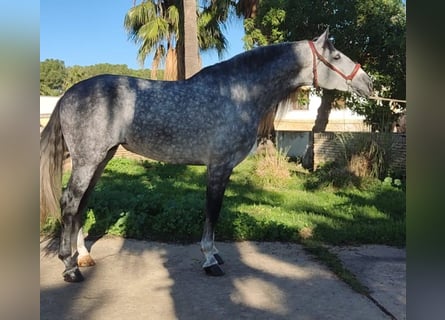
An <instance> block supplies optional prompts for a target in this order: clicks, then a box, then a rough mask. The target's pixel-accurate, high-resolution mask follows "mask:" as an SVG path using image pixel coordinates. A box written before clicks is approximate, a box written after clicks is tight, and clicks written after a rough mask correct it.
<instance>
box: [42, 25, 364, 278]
mask: <svg viewBox="0 0 445 320" xmlns="http://www.w3.org/2000/svg"><path fill="white" fill-rule="evenodd" d="M306 85H314V86H317V87H321V88H326V89H337V90H341V91H353V92H356V93H358V94H360V95H362V96H369V95H370V94H371V89H372V85H371V80H370V78H369V76H368V75H367V74H366V73H365V72H364V71H363V70H362V69H361V67H360V65H359V64H357V63H354V62H353V61H351V59H349V58H348V57H347V56H345V55H344V54H342V53H341V52H340V51H338V50H336V49H335V48H334V46H333V44H332V43H331V42H330V41H329V39H328V30H326V31H325V32H324V33H323V34H322V35H321V36H320V37H318V38H317V40H315V41H298V42H291V43H283V44H277V45H271V46H265V47H260V48H256V49H253V50H251V51H248V52H245V53H242V54H239V55H237V56H235V57H233V58H232V59H229V60H227V61H224V62H221V63H218V64H215V65H213V66H210V67H207V68H204V69H203V70H201V71H200V72H198V73H197V74H195V75H194V76H193V77H191V78H190V79H188V80H185V81H174V82H167V81H151V80H146V79H139V78H135V77H127V76H117V75H99V76H96V77H93V78H90V79H87V80H84V81H81V82H79V83H77V84H76V85H74V86H73V87H71V88H70V89H69V90H67V91H66V93H65V94H64V95H63V96H62V97H61V98H60V100H59V102H58V103H57V105H56V108H55V109H54V111H53V113H52V115H51V118H50V120H49V123H48V125H47V126H46V127H45V129H44V130H43V132H42V135H41V140H40V201H41V204H40V211H41V215H42V217H43V219H44V217H45V216H46V215H48V214H51V213H58V212H59V210H61V213H62V215H61V225H62V231H61V237H60V247H59V258H60V259H61V260H62V261H63V263H64V264H65V271H64V272H63V277H64V279H65V280H66V281H69V282H77V281H81V280H83V277H82V274H81V273H80V271H79V268H78V264H77V259H78V257H79V254H80V255H81V256H80V257H82V256H88V251H87V250H86V249H85V247H84V246H83V236H82V233H81V231H80V230H81V227H82V221H83V215H84V214H85V211H86V206H87V199H88V196H89V195H90V193H91V192H92V191H93V188H94V186H95V184H96V182H97V180H98V179H99V177H100V176H101V174H102V172H103V170H104V167H105V165H106V164H107V162H108V161H109V160H110V159H111V158H112V157H113V155H114V154H115V152H116V149H117V147H118V146H119V145H122V146H123V147H124V148H125V149H128V150H130V151H132V152H135V153H137V154H140V155H143V156H145V157H148V158H151V159H154V160H158V161H163V162H168V163H176V164H195V165H205V166H207V194H206V202H205V216H206V219H205V223H204V231H203V235H202V239H201V250H202V252H203V254H204V259H205V260H204V264H203V268H204V270H205V271H206V272H207V273H208V274H210V275H216V276H218V275H222V274H223V273H224V272H223V270H222V269H221V267H220V264H222V263H223V260H222V259H221V257H220V255H219V254H218V251H217V249H216V248H215V245H214V230H215V225H216V223H217V221H218V217H219V213H220V210H221V205H222V201H223V196H224V192H225V189H226V186H227V183H228V181H229V177H230V175H231V173H232V170H233V168H234V167H235V166H236V165H237V164H239V163H240V162H241V161H242V160H243V159H244V158H245V157H246V156H247V155H248V153H249V151H250V150H251V149H252V147H253V145H254V143H255V141H256V135H257V129H258V125H259V123H260V120H261V118H262V117H263V116H264V115H266V114H267V113H268V112H269V111H270V110H271V108H273V107H274V106H275V105H276V104H277V103H278V102H279V101H281V100H282V99H283V98H285V97H286V96H288V95H289V94H290V93H291V92H293V91H294V90H296V89H297V88H298V87H300V86H306ZM66 152H69V155H70V156H71V160H72V172H71V176H70V179H69V181H68V184H67V187H66V189H65V190H63V193H62V192H61V189H62V188H61V172H62V169H61V168H62V161H63V157H64V153H66ZM59 201H60V202H59ZM59 205H60V209H59ZM78 237H79V239H77V238H78ZM78 240H79V247H78V245H77V241H78ZM80 257H79V259H80Z"/></svg>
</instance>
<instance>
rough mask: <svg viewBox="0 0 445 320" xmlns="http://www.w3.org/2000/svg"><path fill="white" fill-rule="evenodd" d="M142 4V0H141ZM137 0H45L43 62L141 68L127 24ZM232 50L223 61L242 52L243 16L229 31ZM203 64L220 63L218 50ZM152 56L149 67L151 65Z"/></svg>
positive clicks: (204, 57) (205, 55) (42, 6)
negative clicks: (119, 65) (118, 65)
mask: <svg viewBox="0 0 445 320" xmlns="http://www.w3.org/2000/svg"><path fill="white" fill-rule="evenodd" d="M138 3H139V1H138ZM132 5H133V0H114V1H110V0H88V1H87V0H76V1H60V0H41V1H40V61H44V60H45V59H58V60H62V61H64V62H65V66H66V67H71V66H73V65H80V66H88V65H94V64H98V63H110V64H126V65H127V66H128V67H129V68H131V69H140V68H141V67H140V65H139V64H138V61H137V51H138V46H137V45H136V44H135V43H134V42H133V41H131V40H129V39H128V36H127V33H126V32H125V29H124V27H123V23H124V17H125V14H126V12H127V11H128V10H129V9H130V8H131V6H132ZM225 35H226V38H227V39H228V50H227V52H226V53H225V54H224V56H223V59H222V60H226V59H229V58H231V57H232V56H234V55H236V54H238V53H241V52H243V51H244V49H243V41H242V37H243V36H244V30H243V24H242V21H241V20H240V19H232V20H231V21H230V22H229V23H228V26H227V28H226V30H225ZM201 57H202V64H203V67H206V66H208V65H212V64H214V63H217V62H219V61H220V60H219V58H218V54H217V53H216V51H214V50H212V51H211V52H204V53H202V55H201ZM151 61H152V57H151V56H148V57H147V59H146V61H145V64H144V66H145V68H150V66H151Z"/></svg>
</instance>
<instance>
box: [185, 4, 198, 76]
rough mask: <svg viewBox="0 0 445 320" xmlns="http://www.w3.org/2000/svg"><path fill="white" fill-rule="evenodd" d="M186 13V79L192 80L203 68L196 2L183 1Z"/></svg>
mask: <svg viewBox="0 0 445 320" xmlns="http://www.w3.org/2000/svg"><path fill="white" fill-rule="evenodd" d="M182 2H183V9H184V10H183V13H184V20H183V22H184V29H183V30H184V33H183V35H184V36H183V39H184V67H185V74H184V75H185V78H186V79H187V78H190V77H191V76H192V75H194V74H195V73H196V72H198V71H199V69H200V68H201V66H200V62H199V47H198V25H197V14H196V0H183V1H182Z"/></svg>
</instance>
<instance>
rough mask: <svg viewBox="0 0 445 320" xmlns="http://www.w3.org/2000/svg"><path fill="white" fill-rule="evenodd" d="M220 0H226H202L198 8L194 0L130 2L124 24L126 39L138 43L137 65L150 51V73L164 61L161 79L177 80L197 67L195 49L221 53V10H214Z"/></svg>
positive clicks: (196, 50) (141, 62) (197, 60)
mask: <svg viewBox="0 0 445 320" xmlns="http://www.w3.org/2000/svg"><path fill="white" fill-rule="evenodd" d="M222 2H229V1H228V0H222V1H205V2H204V6H203V7H202V8H200V10H197V9H196V1H195V0H143V2H141V3H140V4H138V5H136V4H135V2H133V4H134V5H133V7H132V8H131V9H130V10H129V11H128V12H127V14H126V15H125V19H124V27H125V29H126V30H127V32H128V34H129V36H130V39H132V40H134V41H135V42H136V43H137V44H139V51H138V60H139V62H140V64H141V66H143V64H144V61H145V60H146V58H147V56H148V54H150V53H151V52H154V59H153V63H152V70H153V69H155V71H154V72H153V76H152V77H154V75H155V74H156V70H157V68H158V67H159V65H160V64H162V63H164V64H165V73H164V79H165V80H177V79H184V78H185V77H186V72H187V77H188V76H190V75H191V74H193V73H195V72H196V71H197V70H199V68H200V62H199V61H200V59H199V54H198V50H199V49H200V50H208V49H216V50H217V51H218V54H219V55H221V54H222V52H223V51H224V50H225V48H226V43H227V41H226V38H225V37H224V35H223V33H222V32H221V27H222V23H223V22H224V21H225V20H223V19H222V17H224V14H222V13H221V10H219V11H218V8H219V7H218V6H219V3H222ZM193 13H194V14H193ZM197 14H198V15H197ZM225 19H227V15H225ZM194 26H196V27H194ZM195 30H196V31H195ZM194 38H197V39H198V44H196V40H194ZM192 46H193V47H192ZM184 48H188V49H187V50H184ZM198 48H199V49H198ZM189 54H190V56H189ZM186 57H187V58H186ZM189 57H190V59H191V60H190V62H189V61H188V59H189ZM185 59H187V62H186V61H185ZM185 66H188V68H187V69H188V70H186V68H185Z"/></svg>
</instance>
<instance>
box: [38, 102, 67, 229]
mask: <svg viewBox="0 0 445 320" xmlns="http://www.w3.org/2000/svg"><path fill="white" fill-rule="evenodd" d="M66 151H67V148H66V144H65V140H64V138H63V134H62V128H61V125H60V100H59V101H58V102H57V104H56V107H55V108H54V110H53V113H52V114H51V117H50V119H49V122H48V124H47V125H46V126H45V128H44V129H43V131H42V133H41V135H40V225H41V226H43V224H44V223H45V222H46V220H47V218H48V217H54V218H56V219H60V197H61V194H62V165H63V160H64V157H65V152H66Z"/></svg>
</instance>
